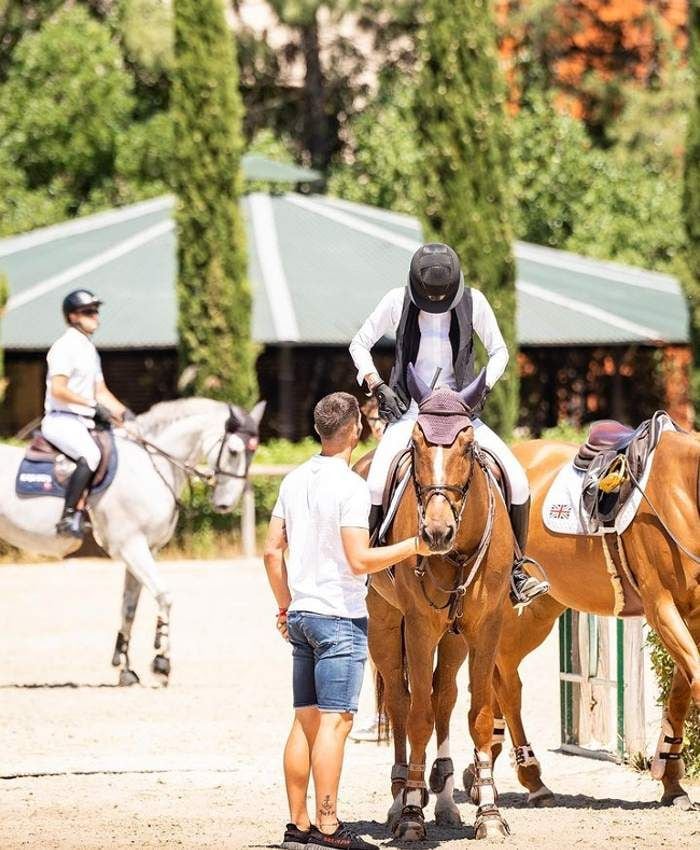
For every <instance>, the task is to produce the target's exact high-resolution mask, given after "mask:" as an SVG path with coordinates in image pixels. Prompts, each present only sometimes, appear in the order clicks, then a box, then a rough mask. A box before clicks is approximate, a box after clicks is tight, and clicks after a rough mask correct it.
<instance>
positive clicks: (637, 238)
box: [565, 151, 684, 271]
mask: <svg viewBox="0 0 700 850" xmlns="http://www.w3.org/2000/svg"><path fill="white" fill-rule="evenodd" d="M586 178H587V182H588V188H587V189H586V191H585V192H584V193H583V195H582V196H581V197H580V199H579V201H578V202H577V203H576V204H575V205H574V207H573V216H574V231H573V233H572V235H571V236H570V238H569V239H568V240H567V241H566V243H565V247H566V248H567V249H568V250H571V251H577V252H579V253H581V254H586V255H588V256H591V257H600V258H601V259H608V260H617V261H619V262H623V263H629V264H631V265H637V266H641V267H643V268H647V269H656V270H659V271H663V270H669V269H670V268H671V266H672V264H673V263H674V261H675V260H676V259H677V258H678V257H679V256H680V255H681V253H682V250H683V244H684V238H683V237H684V234H683V227H682V220H681V185H680V182H679V181H678V180H675V179H673V177H672V176H668V175H666V174H658V173H657V172H656V171H655V169H654V168H653V167H651V166H649V165H645V164H643V163H640V162H639V161H637V160H634V159H632V158H630V157H627V158H623V157H621V156H616V155H615V153H613V152H602V151H594V152H593V153H592V154H591V158H590V161H589V163H588V171H587V172H586Z"/></svg>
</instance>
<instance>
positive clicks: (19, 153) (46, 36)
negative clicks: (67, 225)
mask: <svg viewBox="0 0 700 850" xmlns="http://www.w3.org/2000/svg"><path fill="white" fill-rule="evenodd" d="M132 88H133V85H132V80H131V78H130V76H129V74H128V73H127V72H126V70H125V68H124V63H123V60H122V56H121V52H120V50H119V47H118V45H117V44H116V43H115V42H114V41H113V40H112V38H111V35H110V32H109V30H108V29H107V28H106V27H105V26H104V25H102V24H100V23H99V22H97V21H95V20H94V19H93V18H92V17H90V15H89V14H88V13H87V12H86V10H85V9H84V8H82V7H79V6H78V7H74V8H66V9H64V10H62V11H61V12H59V13H58V14H57V15H56V16H55V17H53V18H52V19H51V20H49V21H47V22H46V23H45V24H44V26H43V27H42V28H41V30H40V31H39V32H37V33H32V34H29V35H26V36H25V37H24V38H23V39H22V41H21V43H20V44H19V45H18V47H17V48H16V50H15V52H14V56H13V63H12V66H11V67H10V70H9V73H8V77H7V82H6V83H5V84H4V85H3V86H2V88H0V140H1V141H0V145H1V146H2V148H3V150H4V151H5V152H6V155H7V156H8V157H9V159H10V161H11V162H12V163H13V164H14V165H15V166H16V167H17V168H19V169H20V170H21V172H22V173H23V175H24V179H25V185H26V188H27V189H30V190H35V189H39V188H43V189H44V190H48V191H49V193H50V192H51V190H52V188H53V187H55V186H56V185H58V186H59V187H60V188H59V190H58V191H59V192H60V189H63V190H64V191H65V192H67V193H69V195H70V197H71V202H72V203H71V206H72V205H73V204H75V205H77V204H79V202H80V201H81V200H83V199H85V198H87V197H88V196H89V194H90V192H91V191H92V190H93V189H94V188H95V187H97V186H99V185H100V183H101V182H102V181H103V179H104V176H105V174H107V175H109V174H110V173H111V172H112V170H113V164H114V158H115V153H116V144H117V139H118V137H119V134H120V133H121V132H123V131H124V129H125V128H126V127H127V125H128V124H129V121H130V119H131V111H132V108H133V104H134V101H133V94H132ZM54 191H55V190H54Z"/></svg>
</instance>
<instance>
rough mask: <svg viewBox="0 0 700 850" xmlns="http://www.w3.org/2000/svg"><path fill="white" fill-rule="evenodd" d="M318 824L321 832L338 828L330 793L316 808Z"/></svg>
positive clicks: (329, 831)
mask: <svg viewBox="0 0 700 850" xmlns="http://www.w3.org/2000/svg"><path fill="white" fill-rule="evenodd" d="M318 826H319V829H320V830H321V832H326V833H331V832H335V831H336V829H337V828H338V816H337V814H336V810H335V800H333V799H331V795H330V794H326V796H325V797H324V798H323V800H322V801H321V805H320V807H319V810H318Z"/></svg>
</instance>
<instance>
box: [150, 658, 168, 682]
mask: <svg viewBox="0 0 700 850" xmlns="http://www.w3.org/2000/svg"><path fill="white" fill-rule="evenodd" d="M151 670H153V672H154V673H155V674H156V675H158V676H164V677H165V678H166V679H167V678H168V676H169V675H170V659H169V658H166V657H165V656H164V655H156V657H155V658H154V659H153V664H151Z"/></svg>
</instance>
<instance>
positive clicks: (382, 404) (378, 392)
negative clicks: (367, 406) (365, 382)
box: [372, 381, 406, 423]
mask: <svg viewBox="0 0 700 850" xmlns="http://www.w3.org/2000/svg"><path fill="white" fill-rule="evenodd" d="M372 393H373V395H374V397H375V398H376V399H377V402H378V403H379V417H380V418H381V419H383V420H384V421H385V422H388V423H392V422H398V421H399V419H401V417H402V416H403V415H404V413H405V412H406V405H405V404H404V403H403V402H402V401H401V399H400V398H399V396H397V395H396V393H395V392H394V391H393V390H392V389H391V387H390V386H388V385H387V384H385V383H384V381H382V382H381V383H380V384H375V386H374V387H372Z"/></svg>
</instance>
